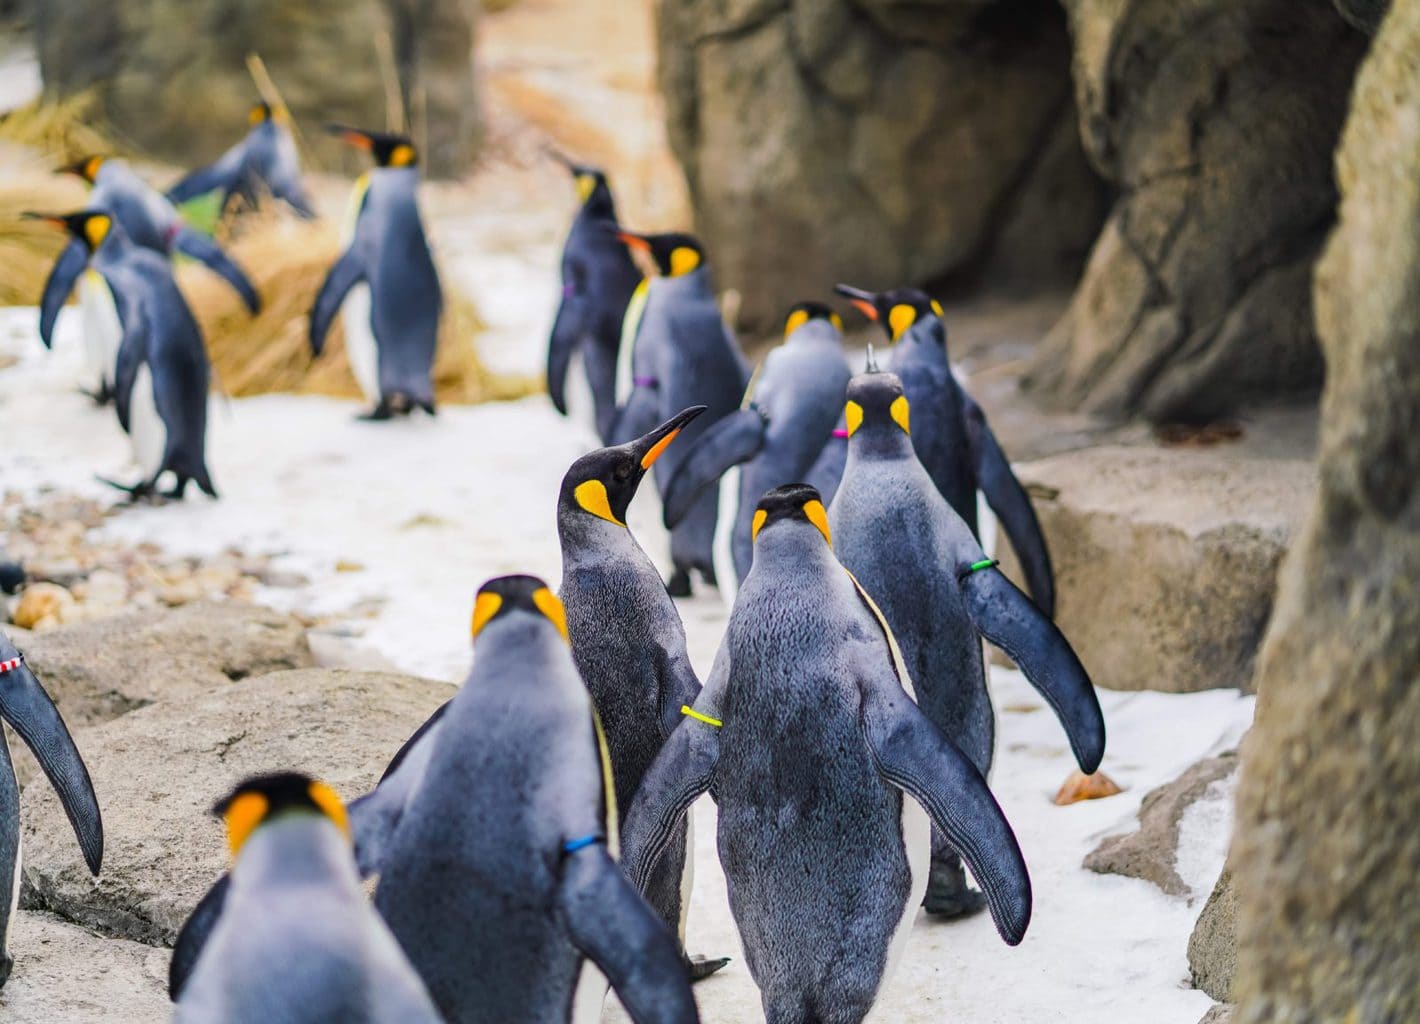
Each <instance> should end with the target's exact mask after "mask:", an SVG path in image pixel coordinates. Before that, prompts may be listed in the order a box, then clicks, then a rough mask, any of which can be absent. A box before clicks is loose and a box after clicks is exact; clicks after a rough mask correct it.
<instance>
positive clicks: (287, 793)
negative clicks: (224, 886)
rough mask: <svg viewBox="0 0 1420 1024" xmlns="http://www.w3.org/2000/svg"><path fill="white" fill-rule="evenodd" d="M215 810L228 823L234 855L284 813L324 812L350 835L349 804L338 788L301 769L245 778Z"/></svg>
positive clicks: (218, 803)
mask: <svg viewBox="0 0 1420 1024" xmlns="http://www.w3.org/2000/svg"><path fill="white" fill-rule="evenodd" d="M212 813H213V814H215V815H216V816H217V817H219V818H221V819H222V820H223V821H224V822H225V823H226V825H227V842H228V843H229V844H230V845H231V848H232V856H234V857H235V856H236V855H237V854H238V853H240V852H241V849H242V847H243V846H244V845H245V844H246V841H247V840H248V839H250V838H251V834H252V833H253V832H255V831H256V830H257V829H258V828H259V827H260V826H261V825H262V824H264V823H265V822H267V821H270V820H271V819H272V818H274V817H276V816H277V815H281V814H290V813H296V814H317V815H321V816H322V817H325V818H329V819H330V820H331V821H332V822H334V823H335V826H336V827H337V828H339V829H340V831H341V832H343V833H345V835H346V837H347V838H348V837H349V835H350V822H349V819H347V817H346V815H345V804H344V803H343V802H342V801H341V799H340V797H338V796H337V795H336V793H335V790H333V789H331V788H330V787H329V786H327V785H326V784H325V783H324V782H321V781H320V780H318V779H313V778H311V777H310V776H309V775H303V774H301V773H300V772H274V773H272V774H270V775H253V776H251V777H250V778H248V779H244V780H243V781H241V782H239V783H238V784H237V787H236V788H235V789H233V790H232V791H231V792H230V793H228V794H227V795H226V796H224V797H223V798H222V799H221V800H218V801H217V803H216V805H215V806H214V807H213V808H212Z"/></svg>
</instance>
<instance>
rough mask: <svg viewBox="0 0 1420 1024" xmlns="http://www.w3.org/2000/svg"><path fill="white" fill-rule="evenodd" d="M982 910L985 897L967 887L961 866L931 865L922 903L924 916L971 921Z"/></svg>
mask: <svg viewBox="0 0 1420 1024" xmlns="http://www.w3.org/2000/svg"><path fill="white" fill-rule="evenodd" d="M985 907H986V897H985V896H983V895H982V894H981V893H979V892H977V891H976V890H975V889H973V888H971V887H970V886H968V885H967V884H966V873H965V872H964V871H962V867H961V863H960V862H957V863H955V864H944V863H941V862H939V861H933V862H932V870H931V873H930V874H929V875H928V876H927V896H926V898H925V899H923V900H922V908H923V909H924V910H926V911H927V913H929V914H931V915H932V916H933V917H940V918H942V919H943V920H951V919H952V918H955V917H970V916H971V915H972V914H976V913H980V912H981V911H982V910H984V909H985Z"/></svg>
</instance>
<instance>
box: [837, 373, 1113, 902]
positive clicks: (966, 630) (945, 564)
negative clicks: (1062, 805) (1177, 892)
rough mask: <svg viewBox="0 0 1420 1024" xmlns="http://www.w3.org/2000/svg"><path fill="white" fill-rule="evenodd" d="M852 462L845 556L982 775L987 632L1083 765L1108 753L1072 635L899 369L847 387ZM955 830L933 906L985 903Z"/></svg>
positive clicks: (844, 504)
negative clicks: (950, 462)
mask: <svg viewBox="0 0 1420 1024" xmlns="http://www.w3.org/2000/svg"><path fill="white" fill-rule="evenodd" d="M845 408H846V414H847V420H848V429H849V432H850V436H849V439H848V463H847V466H846V468H845V470H844V474H843V482H842V484H841V485H840V486H839V489H838V495H837V497H835V498H834V500H833V504H832V505H831V506H830V507H829V510H828V521H829V524H830V525H831V527H832V529H833V537H834V540H835V541H836V544H837V551H838V557H839V559H840V560H841V561H842V562H843V564H844V566H846V567H847V569H848V571H849V572H851V573H853V575H854V576H855V577H856V578H857V580H858V582H859V583H860V584H861V585H862V586H863V589H864V590H866V591H867V592H868V593H869V594H870V595H872V598H873V600H874V601H875V602H876V603H877V605H878V607H879V608H880V609H881V610H882V613H883V617H884V618H886V619H887V621H888V624H889V625H890V626H891V627H892V631H893V634H894V635H895V636H896V637H897V641H898V644H899V645H900V647H901V650H902V658H903V662H904V663H905V664H906V666H907V671H908V674H909V675H911V677H912V680H913V683H914V684H915V685H916V687H917V700H918V704H919V705H920V706H921V708H922V711H923V713H924V714H925V715H926V716H927V717H928V718H929V719H930V720H931V722H932V724H933V725H935V726H936V727H937V728H938V729H940V730H941V732H942V734H943V735H945V736H946V737H947V739H949V740H951V741H952V743H954V744H955V745H956V746H957V747H958V748H959V749H960V750H961V751H962V752H963V753H964V754H965V755H966V756H967V757H968V758H970V759H971V762H972V764H974V765H975V766H976V769H977V771H979V772H980V773H981V774H982V775H983V776H985V775H987V774H988V773H989V772H990V771H991V761H992V754H993V751H994V747H995V713H994V711H993V710H992V707H991V696H990V694H989V693H988V691H987V687H986V666H985V664H984V662H983V659H982V647H981V637H983V636H984V637H985V638H986V639H988V640H990V641H991V642H992V643H994V644H996V645H997V646H998V647H1000V648H1001V649H1002V650H1004V651H1005V652H1006V653H1007V654H1009V655H1011V657H1012V658H1013V659H1015V661H1016V664H1017V665H1019V666H1020V668H1021V671H1022V672H1024V673H1025V675H1026V678H1027V679H1029V680H1030V682H1031V684H1032V685H1033V686H1035V688H1036V689H1038V690H1039V691H1040V692H1041V694H1042V695H1043V696H1044V697H1045V699H1046V702H1047V703H1048V704H1049V705H1050V706H1051V708H1052V709H1053V710H1054V711H1055V714H1056V715H1057V716H1058V717H1059V719H1060V723H1061V724H1062V725H1063V726H1064V727H1065V733H1066V735H1067V736H1068V737H1069V740H1070V747H1071V749H1072V750H1073V751H1074V753H1075V758H1076V760H1077V761H1078V763H1079V765H1080V770H1081V771H1084V772H1086V773H1090V772H1093V771H1095V769H1097V768H1098V767H1099V764H1100V760H1101V758H1103V756H1104V745H1105V726H1104V717H1103V715H1102V714H1101V712H1100V706H1099V701H1098V700H1097V699H1096V697H1095V691H1094V687H1093V686H1092V685H1091V683H1090V678H1089V676H1088V674H1087V673H1086V672H1085V669H1084V666H1082V665H1081V664H1080V661H1079V659H1078V658H1077V657H1076V656H1075V652H1074V651H1073V650H1072V649H1071V647H1070V644H1069V642H1068V641H1067V640H1066V639H1065V637H1064V636H1063V635H1061V633H1060V630H1059V629H1057V628H1056V627H1055V624H1054V623H1053V622H1051V620H1050V617H1049V616H1047V615H1046V614H1045V613H1044V612H1042V611H1041V610H1040V609H1039V608H1037V607H1036V606H1035V605H1034V604H1033V603H1031V601H1030V599H1029V598H1028V597H1026V596H1025V595H1024V594H1022V593H1021V592H1020V591H1019V590H1017V589H1016V588H1015V586H1013V585H1012V584H1011V582H1010V581H1009V580H1007V579H1006V577H1004V576H1003V575H1001V573H1000V572H998V571H997V570H996V563H995V561H993V560H991V559H989V558H987V557H986V555H985V554H984V553H983V552H982V550H981V545H980V543H979V542H978V541H977V540H976V538H975V537H974V536H972V532H971V530H970V528H969V527H968V526H967V525H966V523H964V522H963V521H962V519H961V517H960V516H959V515H957V513H956V512H955V511H954V510H953V509H952V507H951V506H950V505H949V504H947V501H946V499H945V498H943V497H942V495H941V493H940V492H939V491H938V490H937V488H936V485H935V484H934V483H933V482H932V478H931V477H930V476H929V475H928V474H927V471H926V470H925V469H924V468H923V466H922V463H921V462H920V461H919V460H918V457H917V455H916V453H915V451H914V450H913V444H912V438H911V428H912V427H915V426H916V423H915V420H916V415H915V414H916V407H915V406H912V405H911V403H910V402H909V400H908V399H907V397H906V396H905V395H904V394H903V386H902V383H901V382H900V381H899V380H898V378H897V377H896V376H895V375H893V374H891V373H865V374H860V375H859V376H857V377H854V378H853V381H852V383H850V384H849V385H848V402H847V405H846V406H845ZM981 906H982V897H981V894H980V893H977V892H975V891H973V890H970V889H968V888H967V884H966V878H965V876H964V875H963V873H962V866H961V860H960V858H959V857H958V856H957V854H956V850H955V849H954V848H953V846H952V844H951V842H950V840H949V838H948V837H947V836H946V835H944V834H943V833H941V832H937V833H935V834H934V835H933V842H932V871H931V883H930V884H929V886H928V889H927V899H926V907H927V910H928V912H929V913H933V914H937V915H940V916H943V917H960V916H962V915H964V914H970V913H974V912H975V911H977V910H980V909H981Z"/></svg>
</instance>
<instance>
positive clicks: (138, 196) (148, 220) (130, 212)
mask: <svg viewBox="0 0 1420 1024" xmlns="http://www.w3.org/2000/svg"><path fill="white" fill-rule="evenodd" d="M60 170H61V171H64V172H67V173H69V174H73V175H75V176H76V177H79V178H81V179H83V180H84V181H86V182H88V183H89V184H90V185H92V186H93V191H92V192H90V194H89V203H88V205H89V208H90V209H95V210H104V211H105V212H107V213H109V214H110V215H111V216H112V217H113V218H114V219H115V220H117V221H118V223H119V224H120V225H121V226H122V227H123V230H124V233H125V234H127V236H128V238H129V240H130V241H131V242H133V243H134V244H135V245H140V246H142V247H144V248H145V249H152V250H153V251H154V252H157V253H161V254H163V255H164V256H167V255H169V254H171V253H182V254H183V255H184V256H190V257H191V258H193V259H195V260H198V261H200V262H201V263H203V264H205V265H206V266H207V267H208V268H210V269H211V270H212V271H213V272H214V273H216V274H218V275H220V276H221V277H222V278H223V279H224V280H225V281H227V283H228V284H230V285H231V286H232V287H233V288H234V289H235V290H236V292H237V294H238V295H240V296H241V298H242V302H243V303H245V304H246V307H247V309H248V311H250V312H252V313H256V312H258V311H259V310H260V309H261V299H260V298H259V297H258V296H257V294H256V289H255V288H253V287H252V284H251V282H250V281H249V280H248V279H247V276H246V274H244V273H243V272H242V269H241V268H240V267H238V266H237V265H236V264H235V263H233V262H232V260H231V258H230V257H228V256H227V254H226V253H225V252H223V251H222V248H221V247H220V246H219V245H218V244H217V243H216V242H214V241H213V240H212V239H210V238H208V237H207V236H206V235H204V234H203V233H202V232H200V231H196V230H194V229H193V228H191V227H189V226H188V225H187V224H186V223H185V222H184V221H183V219H182V216H181V214H179V213H178V211H177V208H176V207H174V206H173V204H172V203H171V202H170V201H169V200H168V199H167V197H165V196H164V195H163V194H162V193H160V192H158V191H157V190H155V189H153V188H152V187H151V186H149V185H148V183H147V182H145V181H144V180H143V179H142V178H140V177H139V176H138V175H137V174H135V173H134V172H133V169H132V168H131V167H129V166H128V164H127V163H125V162H124V161H122V160H115V159H111V158H106V157H101V156H90V157H85V158H84V159H82V160H79V161H77V162H76V163H73V164H70V165H68V166H66V167H62V168H60ZM88 257H89V253H88V248H87V247H86V246H85V245H84V243H83V242H82V241H81V240H79V239H77V238H75V239H71V240H70V241H69V244H68V245H66V246H65V247H64V251H63V252H61V253H60V255H59V259H58V260H57V261H56V262H55V264H54V268H53V270H51V271H50V274H49V278H48V280H46V281H45V284H44V294H43V295H42V296H41V298H40V305H39V336H40V340H41V341H43V342H44V344H45V347H46V348H49V347H52V345H53V343H54V340H53V336H54V324H55V321H56V320H57V319H58V317H59V311H60V309H62V308H63V306H64V301H65V300H66V299H67V298H68V297H69V293H70V291H72V290H73V288H74V285H75V282H76V281H77V282H78V285H79V304H80V308H81V310H82V311H83V319H84V354H85V371H86V377H87V378H88V383H89V386H90V387H91V388H92V391H91V394H92V395H93V397H94V399H95V400H96V401H98V402H99V403H100V404H103V403H105V402H107V401H108V400H109V399H110V398H111V397H112V396H113V384H114V371H115V366H116V362H117V359H118V345H119V342H120V341H121V339H122V327H121V326H120V324H119V322H118V313H117V310H116V309H115V307H114V302H113V296H112V294H111V293H110V291H109V288H108V286H107V284H105V283H104V281H103V279H102V278H101V277H100V276H99V274H98V272H97V271H93V270H90V271H88V272H87V273H86V272H85V267H86V266H87V265H88Z"/></svg>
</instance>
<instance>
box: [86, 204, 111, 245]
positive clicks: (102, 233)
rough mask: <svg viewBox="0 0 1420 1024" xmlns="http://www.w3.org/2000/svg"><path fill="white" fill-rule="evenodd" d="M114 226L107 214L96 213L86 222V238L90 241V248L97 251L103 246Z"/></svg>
mask: <svg viewBox="0 0 1420 1024" xmlns="http://www.w3.org/2000/svg"><path fill="white" fill-rule="evenodd" d="M112 226H113V221H112V220H110V219H109V216H108V214H105V213H96V214H94V215H93V216H92V217H90V218H89V219H88V220H86V221H84V237H85V238H87V239H88V240H89V248H90V249H97V248H98V247H99V246H100V245H102V244H103V241H104V239H105V238H107V237H108V232H109V228H111V227H112Z"/></svg>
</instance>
